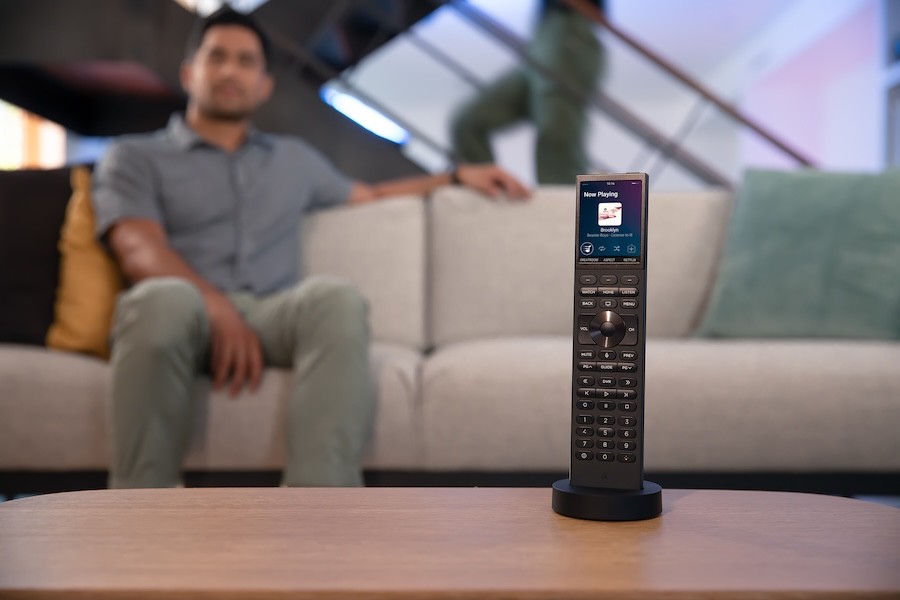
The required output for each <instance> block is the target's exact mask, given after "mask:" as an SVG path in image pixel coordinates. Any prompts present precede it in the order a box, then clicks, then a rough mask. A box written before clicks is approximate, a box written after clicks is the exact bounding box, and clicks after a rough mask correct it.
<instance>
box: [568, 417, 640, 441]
mask: <svg viewBox="0 0 900 600" xmlns="http://www.w3.org/2000/svg"><path fill="white" fill-rule="evenodd" d="M575 420H576V421H577V422H578V423H579V424H581V425H590V424H592V423H593V422H594V417H592V416H591V415H578V416H577V417H575ZM626 431H628V430H626ZM619 435H621V432H620V433H619ZM623 437H626V436H623Z"/></svg>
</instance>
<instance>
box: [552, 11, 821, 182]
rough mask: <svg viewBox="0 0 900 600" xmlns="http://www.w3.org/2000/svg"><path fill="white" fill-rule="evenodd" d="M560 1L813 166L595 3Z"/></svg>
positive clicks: (807, 163) (756, 131)
mask: <svg viewBox="0 0 900 600" xmlns="http://www.w3.org/2000/svg"><path fill="white" fill-rule="evenodd" d="M560 1H561V2H562V3H563V4H566V5H567V6H569V7H570V8H573V9H575V10H577V11H578V12H580V13H581V14H582V15H584V16H585V17H587V18H589V19H591V20H592V21H594V22H595V23H597V24H598V25H600V26H602V27H604V28H605V29H607V30H609V32H610V33H612V34H613V35H614V36H616V37H617V38H619V39H620V40H621V41H623V42H625V44H627V45H628V46H630V47H631V48H632V49H634V50H635V51H636V52H638V53H639V54H642V55H643V56H644V57H646V58H647V59H649V60H650V61H652V62H653V63H655V64H656V65H657V66H658V67H660V68H661V69H663V70H664V71H666V72H667V73H669V74H670V75H672V76H673V77H675V78H676V79H678V80H679V81H681V82H682V83H684V84H685V85H687V86H688V87H689V88H691V89H693V90H694V91H695V92H697V93H698V94H700V95H701V96H703V97H704V98H706V99H707V100H709V101H710V102H712V103H713V104H715V105H716V106H717V107H719V108H720V109H721V110H722V111H724V112H726V113H728V114H729V115H730V116H731V117H733V118H734V119H735V120H737V121H739V122H740V123H741V124H742V125H744V126H746V127H748V128H750V129H752V130H753V131H754V132H755V133H757V134H758V135H760V136H761V137H763V138H764V139H765V140H766V141H768V142H769V143H771V144H772V145H774V146H776V147H777V148H778V149H779V150H781V151H782V152H784V153H785V154H787V155H789V156H790V157H791V158H793V159H794V160H796V161H797V162H799V163H800V164H802V165H803V166H806V167H815V164H814V163H813V161H812V160H810V159H809V158H808V157H806V156H805V155H803V154H802V153H800V152H799V151H797V150H795V149H794V148H792V147H791V146H789V145H788V144H787V143H786V142H783V141H781V140H780V139H778V138H777V137H775V136H774V135H773V134H772V133H770V132H769V131H767V130H766V129H765V128H764V127H763V126H762V125H760V124H758V123H756V122H755V121H753V120H752V119H750V118H749V117H747V116H746V115H744V114H743V113H741V112H740V111H739V110H738V109H737V108H735V107H734V106H732V105H731V104H729V103H727V102H725V101H724V100H722V99H721V98H719V97H718V96H717V95H716V94H714V93H713V92H712V91H710V90H709V89H707V88H706V87H705V86H704V85H703V84H701V83H700V82H698V81H697V80H695V79H694V78H693V77H691V76H690V75H688V74H687V73H685V72H684V71H683V70H681V69H679V68H678V67H676V66H675V65H673V64H672V63H670V62H669V61H667V60H666V59H664V58H663V57H661V56H660V55H659V54H657V53H656V52H654V51H653V50H650V49H649V48H648V47H646V46H644V45H643V44H642V43H640V42H638V41H637V40H636V39H634V38H633V37H631V36H630V35H629V34H627V33H625V32H624V31H623V30H621V29H619V28H618V27H617V26H615V25H613V24H612V23H611V22H610V21H609V20H607V19H606V17H605V16H604V15H603V13H602V12H601V11H600V9H598V8H597V7H596V6H593V5H591V4H589V3H588V2H587V0H560Z"/></svg>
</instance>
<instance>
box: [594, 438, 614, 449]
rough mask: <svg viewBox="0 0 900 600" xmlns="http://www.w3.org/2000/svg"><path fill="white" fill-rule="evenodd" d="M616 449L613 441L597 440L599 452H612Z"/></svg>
mask: <svg viewBox="0 0 900 600" xmlns="http://www.w3.org/2000/svg"><path fill="white" fill-rule="evenodd" d="M615 447H616V444H615V442H613V441H612V440H597V450H612V449H613V448H615Z"/></svg>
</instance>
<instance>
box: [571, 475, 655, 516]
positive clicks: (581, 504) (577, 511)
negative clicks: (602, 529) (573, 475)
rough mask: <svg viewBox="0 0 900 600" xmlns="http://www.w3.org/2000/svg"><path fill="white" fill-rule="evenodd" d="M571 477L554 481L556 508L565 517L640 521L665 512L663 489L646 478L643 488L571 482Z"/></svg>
mask: <svg viewBox="0 0 900 600" xmlns="http://www.w3.org/2000/svg"><path fill="white" fill-rule="evenodd" d="M569 481H570V480H568V479H560V480H559V481H557V482H555V483H554V484H553V510H555V511H556V512H558V513H559V514H561V515H564V516H566V517H573V518H575V519H591V520H593V521H640V520H643V519H652V518H654V517H658V516H659V515H660V514H662V488H661V487H660V486H659V485H657V484H655V483H653V482H652V481H644V482H643V483H644V487H643V488H641V489H640V490H605V489H600V488H590V487H581V486H576V485H572V484H571V483H569Z"/></svg>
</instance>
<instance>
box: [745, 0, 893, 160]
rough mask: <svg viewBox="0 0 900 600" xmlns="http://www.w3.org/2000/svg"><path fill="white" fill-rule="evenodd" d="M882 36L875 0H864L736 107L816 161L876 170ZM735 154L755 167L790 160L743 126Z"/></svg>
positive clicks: (880, 141) (880, 143) (881, 122)
mask: <svg viewBox="0 0 900 600" xmlns="http://www.w3.org/2000/svg"><path fill="white" fill-rule="evenodd" d="M880 39H881V26H880V23H879V10H878V6H877V2H876V1H875V0H871V1H868V2H864V3H862V6H860V7H859V8H858V10H856V11H855V13H853V14H851V15H849V16H848V18H847V19H846V20H844V21H843V22H841V23H839V24H837V25H836V26H835V27H834V28H832V29H831V30H830V31H828V32H826V33H824V34H823V35H822V36H821V37H820V38H819V39H817V40H815V41H814V42H812V43H811V44H810V45H808V46H807V47H806V48H804V49H803V50H801V51H799V52H797V53H796V54H795V55H794V56H793V57H792V58H790V59H789V60H786V61H784V62H783V63H782V64H781V65H780V66H778V67H777V68H775V69H772V70H770V71H769V72H768V73H766V74H765V75H764V76H762V77H760V78H759V79H758V80H756V81H755V82H754V83H752V84H751V85H749V86H747V88H746V90H745V93H744V97H743V99H742V101H741V107H742V109H743V110H745V111H746V112H747V113H748V114H749V115H750V116H752V117H754V118H757V119H759V120H760V121H761V122H763V123H765V124H766V125H767V126H768V127H770V128H772V129H773V130H775V131H778V132H779V133H780V135H782V136H783V137H784V138H785V139H786V140H787V141H789V142H790V143H792V144H793V145H794V146H796V147H797V149H798V150H800V151H802V152H803V153H805V154H807V155H808V156H810V157H811V158H812V159H813V160H814V162H816V163H817V165H818V166H819V167H820V168H824V169H832V170H863V171H878V170H881V169H882V168H883V167H884V152H883V148H884V136H885V116H884V95H883V90H882V77H883V67H882V64H883V60H882V57H883V51H882V49H881V47H880V43H879V40H880ZM739 160H740V162H741V163H742V164H745V165H753V166H765V167H779V168H784V167H790V166H792V163H791V162H790V161H789V160H786V159H784V158H782V157H780V156H778V155H776V154H775V153H773V152H772V151H771V150H769V149H768V148H766V147H764V146H763V145H762V144H760V143H759V142H758V140H756V139H755V138H754V137H753V136H752V135H750V134H747V133H742V134H741V140H740V156H739Z"/></svg>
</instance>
